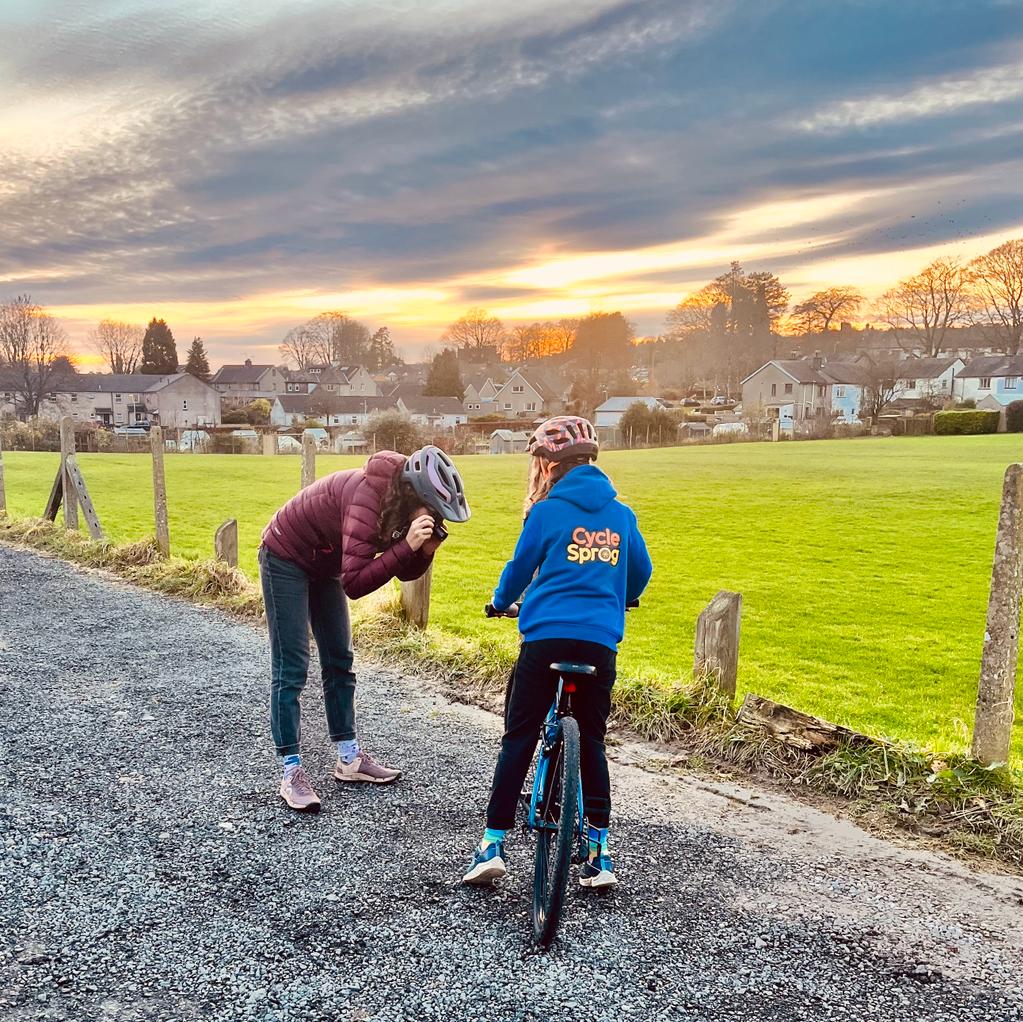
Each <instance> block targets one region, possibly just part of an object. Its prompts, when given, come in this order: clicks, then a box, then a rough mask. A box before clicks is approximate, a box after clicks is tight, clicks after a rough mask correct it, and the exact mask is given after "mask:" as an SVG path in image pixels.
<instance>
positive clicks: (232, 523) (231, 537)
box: [213, 518, 238, 568]
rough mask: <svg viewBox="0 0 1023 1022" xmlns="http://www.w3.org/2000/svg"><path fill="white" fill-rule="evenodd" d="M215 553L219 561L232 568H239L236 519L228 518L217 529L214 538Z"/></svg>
mask: <svg viewBox="0 0 1023 1022" xmlns="http://www.w3.org/2000/svg"><path fill="white" fill-rule="evenodd" d="M213 552H214V554H215V555H216V558H217V560H218V561H223V562H224V563H225V564H229V565H230V566H231V567H232V568H237V567H238V520H237V519H236V518H228V520H227V521H226V522H224V524H223V525H221V526H220V528H219V529H217V532H216V534H215V535H214V537H213Z"/></svg>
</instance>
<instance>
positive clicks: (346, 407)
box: [314, 394, 397, 429]
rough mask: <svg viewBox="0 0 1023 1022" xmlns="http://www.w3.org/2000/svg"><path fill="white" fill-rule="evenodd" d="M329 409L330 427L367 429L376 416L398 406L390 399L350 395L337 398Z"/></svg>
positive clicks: (328, 420)
mask: <svg viewBox="0 0 1023 1022" xmlns="http://www.w3.org/2000/svg"><path fill="white" fill-rule="evenodd" d="M314 404H315V402H314ZM329 408H330V414H329V415H327V416H325V418H326V420H327V425H328V426H356V427H358V428H359V429H365V428H366V425H367V424H368V423H369V420H370V419H372V418H373V416H374V415H379V414H380V413H381V412H393V411H395V410H396V408H397V405H396V404H395V402H394V401H392V400H391V399H390V398H389V397H370V396H367V397H355V396H353V395H350V394H349V395H345V396H343V397H338V398H335V399H334V400H333V401H332V402H331V403H330V405H329Z"/></svg>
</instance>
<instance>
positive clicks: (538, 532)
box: [494, 465, 652, 650]
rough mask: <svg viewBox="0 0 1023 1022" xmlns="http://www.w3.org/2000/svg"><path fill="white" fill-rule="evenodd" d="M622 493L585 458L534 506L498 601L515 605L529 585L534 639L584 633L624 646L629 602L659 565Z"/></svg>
mask: <svg viewBox="0 0 1023 1022" xmlns="http://www.w3.org/2000/svg"><path fill="white" fill-rule="evenodd" d="M617 496H618V494H617V493H616V492H615V488H614V487H613V486H612V485H611V480H610V479H608V477H607V476H606V475H604V473H603V472H601V470H600V469H599V468H597V466H596V465H581V466H579V468H574V469H572V470H571V471H570V472H569V473H568V474H567V475H565V476H563V477H562V478H561V479H559V480H558V481H557V482H556V483H555V484H554V486H553V487H552V488H551V492H550V495H549V496H548V497H547V499H546V500H544V501H541V502H540V503H539V504H537V505H535V506H534V507H533V509H532V510H531V511H530V512H529V517H528V518H527V519H526V524H525V525H524V526H523V528H522V535H521V536H520V537H519V542H518V545H517V546H516V547H515V556H514V557H513V558H512V559H511V560H510V561H509V562H508V563H507V565H505V569H504V571H503V572H502V573H501V581H500V582H499V583H498V584H497V589H496V590H495V591H494V606H495V607H496V608H497V609H498V610H507V609H508V607H510V606H511V605H512V604H513V603H514V602H515V601H516V600H517V599H518V598H519V596H520V595H521V594H522V593H523V592H524V591H525V590H526V587H527V586H528V587H529V592H528V593H527V594H526V598H525V600H524V601H523V604H522V610H521V612H520V614H519V631H521V632H522V637H523V639H525V640H526V641H527V642H535V641H537V640H539V639H584V640H586V641H588V642H598V643H600V644H601V645H602V646H607V647H609V648H610V649H614V650H617V648H618V643H619V642H621V640H622V636H623V635H624V634H625V605H626V603H630V602H632V601H633V600H638V599H639V596H640V594H641V593H642V592H643V590H644V589H645V588H646V584H647V582H649V581H650V573H651V571H652V566H651V563H650V555H649V554H648V553H647V549H646V543H644V542H643V537H642V536H641V535H640V532H639V527H638V526H637V525H636V516H635V514H634V513H633V511H632V509H631V508H628V507H626V506H625V505H624V504H621V503H619V502H618V501H617V500H616V499H615V498H616V497H617ZM534 572H536V573H537V575H536V579H535V581H534V580H533V574H534ZM530 582H532V585H530Z"/></svg>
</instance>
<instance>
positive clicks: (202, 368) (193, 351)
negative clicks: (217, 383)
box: [185, 337, 210, 383]
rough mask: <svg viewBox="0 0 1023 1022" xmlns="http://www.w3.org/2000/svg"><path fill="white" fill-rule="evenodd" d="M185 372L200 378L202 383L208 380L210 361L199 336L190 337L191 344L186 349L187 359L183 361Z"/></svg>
mask: <svg viewBox="0 0 1023 1022" xmlns="http://www.w3.org/2000/svg"><path fill="white" fill-rule="evenodd" d="M185 372H186V373H189V374H191V375H192V376H194V377H195V378H196V379H197V380H202V382H203V383H209V382H210V363H209V359H208V358H207V357H206V348H205V347H204V346H203V343H202V338H201V337H194V338H193V339H192V346H191V347H190V348H189V349H188V361H187V362H185Z"/></svg>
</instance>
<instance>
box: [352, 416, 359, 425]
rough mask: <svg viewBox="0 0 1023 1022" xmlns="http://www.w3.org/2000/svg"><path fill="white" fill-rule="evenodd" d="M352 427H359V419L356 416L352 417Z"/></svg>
mask: <svg viewBox="0 0 1023 1022" xmlns="http://www.w3.org/2000/svg"><path fill="white" fill-rule="evenodd" d="M352 425H353V426H358V425H359V417H358V415H353V416H352Z"/></svg>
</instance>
